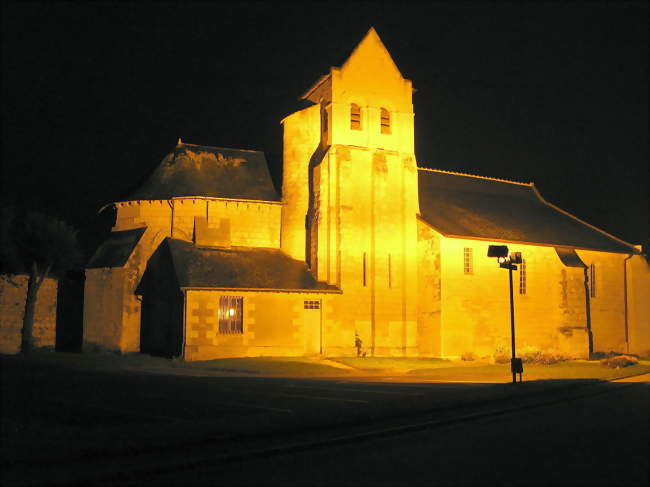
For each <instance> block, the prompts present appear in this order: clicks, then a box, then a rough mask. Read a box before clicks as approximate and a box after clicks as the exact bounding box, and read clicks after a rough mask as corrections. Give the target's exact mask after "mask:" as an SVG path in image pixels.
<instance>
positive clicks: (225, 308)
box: [219, 296, 244, 333]
mask: <svg viewBox="0 0 650 487" xmlns="http://www.w3.org/2000/svg"><path fill="white" fill-rule="evenodd" d="M243 305H244V298H243V297H241V296H221V297H220V298H219V333H243V332H244V326H243V308H244V306H243Z"/></svg>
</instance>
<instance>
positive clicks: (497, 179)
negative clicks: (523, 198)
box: [418, 167, 533, 186]
mask: <svg viewBox="0 0 650 487" xmlns="http://www.w3.org/2000/svg"><path fill="white" fill-rule="evenodd" d="M418 171H430V172H439V173H442V174H453V175H454V176H465V177H468V178H476V179H487V180H488V181H498V182H500V183H508V184H517V185H519V186H532V185H533V183H522V182H520V181H513V180H511V179H502V178H491V177H489V176H479V175H478V174H469V173H465V172H458V171H445V170H444V169H432V168H429V167H418Z"/></svg>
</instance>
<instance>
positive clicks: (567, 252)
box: [555, 248, 587, 268]
mask: <svg viewBox="0 0 650 487" xmlns="http://www.w3.org/2000/svg"><path fill="white" fill-rule="evenodd" d="M555 252H557V256H558V257H559V258H560V260H561V261H562V263H563V264H564V265H565V266H567V267H582V268H585V267H587V266H586V265H585V263H584V262H582V259H581V258H580V256H578V254H576V251H575V250H574V249H558V248H556V249H555Z"/></svg>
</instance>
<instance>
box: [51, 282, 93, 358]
mask: <svg viewBox="0 0 650 487" xmlns="http://www.w3.org/2000/svg"><path fill="white" fill-rule="evenodd" d="M85 280H86V278H85V275H84V271H83V270H72V271H68V272H67V273H66V275H65V277H64V278H62V279H60V280H59V288H58V291H57V307H56V347H55V350H56V351H57V352H81V343H82V340H83V306H84V282H85Z"/></svg>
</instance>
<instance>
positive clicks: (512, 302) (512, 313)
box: [508, 264, 517, 384]
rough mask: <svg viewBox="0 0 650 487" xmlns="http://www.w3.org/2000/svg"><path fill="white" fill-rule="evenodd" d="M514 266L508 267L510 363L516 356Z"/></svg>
mask: <svg viewBox="0 0 650 487" xmlns="http://www.w3.org/2000/svg"><path fill="white" fill-rule="evenodd" d="M513 267H514V266H513V265H512V264H511V265H510V266H509V267H508V277H509V278H510V340H511V343H512V359H511V361H510V363H513V362H514V359H515V357H516V356H517V354H516V351H515V300H514V296H513V291H512V268H513ZM511 369H512V383H513V384H516V383H517V373H516V372H515V369H514V367H511Z"/></svg>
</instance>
